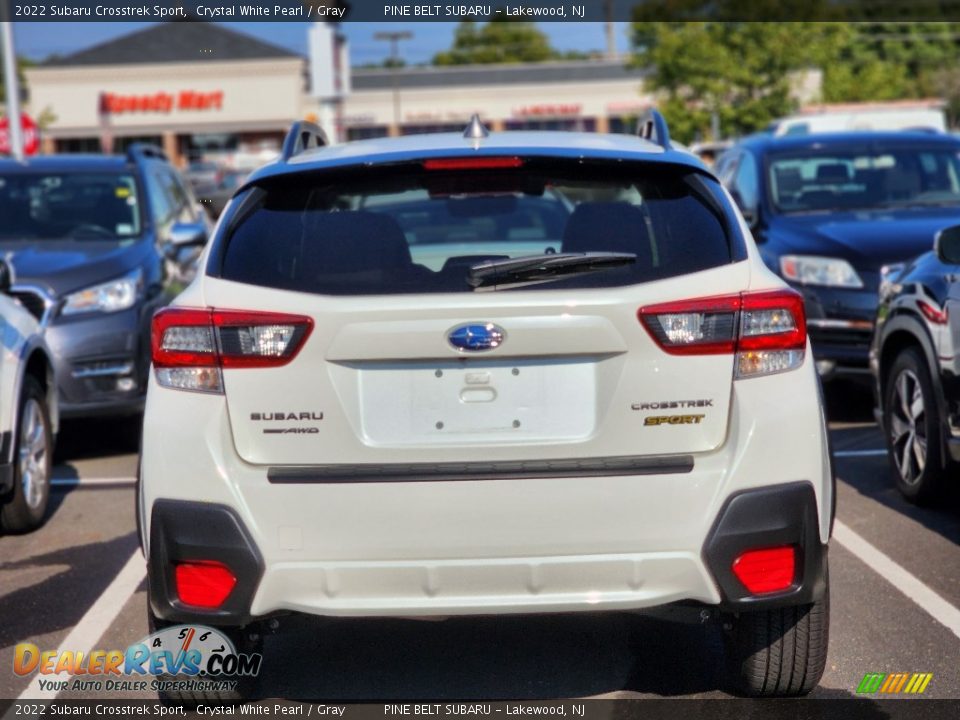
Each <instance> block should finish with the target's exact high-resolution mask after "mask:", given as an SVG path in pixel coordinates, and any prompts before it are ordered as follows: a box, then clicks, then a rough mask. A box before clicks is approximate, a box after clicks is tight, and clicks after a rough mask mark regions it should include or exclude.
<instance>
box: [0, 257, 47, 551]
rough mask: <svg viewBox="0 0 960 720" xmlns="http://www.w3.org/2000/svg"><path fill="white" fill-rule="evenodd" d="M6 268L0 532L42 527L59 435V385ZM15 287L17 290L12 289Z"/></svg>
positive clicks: (0, 264)
mask: <svg viewBox="0 0 960 720" xmlns="http://www.w3.org/2000/svg"><path fill="white" fill-rule="evenodd" d="M12 282H13V280H12V274H11V269H10V266H9V265H8V264H7V263H6V262H5V261H0V336H2V339H3V343H2V347H0V532H2V533H22V532H28V531H30V530H34V529H36V528H37V527H39V526H40V525H41V524H42V523H43V519H44V515H45V514H46V510H47V503H48V501H49V499H50V475H51V469H52V463H53V443H54V439H55V437H56V434H57V424H58V416H57V390H56V388H57V384H56V382H55V381H54V371H53V363H52V362H51V361H50V350H49V348H48V347H47V344H46V342H45V340H44V333H43V331H44V327H43V324H42V323H38V322H37V320H36V318H34V316H33V315H32V314H31V313H30V312H28V311H27V310H26V309H25V308H24V307H23V306H22V305H21V304H20V301H19V300H15V299H14V298H12V297H10V296H9V295H8V293H9V292H10V291H11V286H12ZM12 289H14V290H15V289H16V288H12Z"/></svg>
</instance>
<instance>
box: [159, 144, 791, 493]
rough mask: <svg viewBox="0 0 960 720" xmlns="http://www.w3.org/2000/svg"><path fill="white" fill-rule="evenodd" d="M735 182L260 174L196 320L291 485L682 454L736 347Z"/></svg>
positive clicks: (516, 168) (634, 469)
mask: <svg viewBox="0 0 960 720" xmlns="http://www.w3.org/2000/svg"><path fill="white" fill-rule="evenodd" d="M725 203H726V201H725V200H724V199H723V197H722V195H721V193H720V192H719V191H718V190H717V188H716V184H715V182H714V181H713V180H712V179H711V178H709V177H708V176H706V175H704V174H702V173H700V172H699V171H697V170H695V169H690V168H678V167H673V166H667V165H659V166H657V167H653V166H650V167H648V166H645V165H636V166H633V167H629V168H623V167H619V166H617V167H614V166H612V165H603V164H600V165H597V166H596V167H593V166H589V165H588V166H586V167H584V166H568V165H563V164H557V163H553V164H551V163H547V162H545V161H540V162H536V161H525V160H520V159H517V158H506V159H504V160H503V165H502V166H489V167H487V166H484V167H474V166H472V165H471V164H470V163H468V162H466V161H464V162H463V164H462V165H457V164H455V163H451V164H448V165H438V166H436V167H430V166H429V165H428V164H425V166H416V167H410V166H404V167H397V168H390V169H388V170H385V171H384V172H382V173H379V174H378V175H377V176H376V177H375V178H370V177H367V176H365V175H362V174H361V175H358V174H356V173H353V174H350V173H344V172H341V174H338V175H328V174H323V173H318V174H315V175H298V176H296V177H295V178H293V179H290V178H288V179H281V180H274V181H272V182H265V183H264V184H263V185H262V186H259V187H254V188H252V189H250V190H248V191H246V193H245V195H243V196H241V198H239V199H238V201H237V202H235V203H234V205H233V206H232V213H233V215H232V217H231V218H228V219H227V221H226V222H225V223H224V224H225V226H226V227H225V228H222V235H221V237H220V238H219V239H218V241H217V243H218V244H217V245H216V246H215V247H214V250H213V252H212V254H211V260H210V265H209V267H208V274H209V276H208V277H207V278H205V279H204V287H203V291H204V298H205V301H206V303H207V305H208V306H210V308H214V310H212V311H210V310H205V311H204V312H206V313H210V314H209V319H208V320H203V318H202V317H201V319H200V321H199V322H200V324H202V323H203V322H208V323H209V324H210V325H211V326H214V327H215V330H214V332H215V333H219V335H218V340H217V348H218V350H219V352H220V353H221V355H222V356H223V357H222V361H221V365H222V369H221V372H222V391H223V392H224V393H225V395H226V399H227V407H228V410H229V417H230V425H231V429H232V433H233V438H234V442H235V444H236V450H237V452H238V454H239V455H240V457H242V458H243V459H244V460H245V461H247V462H249V463H254V464H260V465H268V466H270V467H271V479H272V480H274V481H276V482H284V481H297V480H298V478H300V479H302V478H303V477H305V476H306V475H309V476H310V477H312V478H314V479H318V480H327V481H366V480H382V479H418V480H420V479H450V478H456V477H462V476H478V475H483V474H487V475H489V476H496V477H510V476H515V475H524V474H528V475H537V476H549V475H552V474H584V475H588V474H636V473H644V472H666V471H675V472H676V471H684V470H689V469H690V467H691V463H692V458H691V456H692V455H693V454H696V453H702V452H706V451H710V450H712V449H714V448H717V447H718V446H720V445H721V444H722V443H723V442H724V439H725V436H726V432H727V423H728V416H729V409H730V402H731V392H732V385H733V378H734V374H735V372H737V368H736V367H735V365H736V364H737V363H739V362H741V359H740V357H739V356H738V355H737V354H736V353H735V346H736V338H737V335H738V333H739V332H740V330H739V329H740V327H741V322H742V321H743V319H744V318H746V317H747V313H746V310H745V309H743V308H742V302H741V300H742V299H741V294H740V293H741V291H742V290H743V289H744V288H747V287H748V286H749V279H750V278H749V266H748V264H747V263H746V262H739V260H741V259H742V258H743V248H742V238H741V237H740V236H739V231H738V230H736V229H735V228H732V227H731V226H730V225H729V223H728V220H727V217H728V215H727V213H728V209H727V208H726V206H725ZM528 256H535V258H536V259H535V261H534V262H533V265H534V267H532V268H531V267H523V268H521V269H520V270H517V268H516V263H514V264H513V265H511V264H508V263H507V262H505V261H506V260H508V259H510V258H514V259H515V258H527V257H528ZM524 262H525V261H524ZM520 264H521V265H522V263H520ZM701 298H710V300H707V301H703V300H700V299H701ZM691 299H695V300H696V301H695V302H694V304H693V305H690V304H684V303H685V301H690V300H691ZM678 302H680V304H677V303H678ZM253 309H255V310H256V311H257V312H259V313H264V312H266V313H270V314H269V315H251V314H250V313H249V312H247V311H250V310H253ZM173 312H174V315H175V314H176V312H177V311H173ZM171 322H172V323H173V325H176V324H177V321H176V319H175V317H174V319H173V320H172V321H171ZM168 324H169V323H168ZM170 337H173V336H172V335H171V336H170ZM794 339H795V338H794ZM161 364H162V363H161ZM304 473H305V474H306V475H304Z"/></svg>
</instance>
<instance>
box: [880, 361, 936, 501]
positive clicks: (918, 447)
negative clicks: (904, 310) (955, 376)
mask: <svg viewBox="0 0 960 720" xmlns="http://www.w3.org/2000/svg"><path fill="white" fill-rule="evenodd" d="M937 407H938V406H937V398H936V395H935V394H934V389H933V382H932V381H931V379H930V370H929V369H928V367H927V362H926V360H925V358H924V356H923V354H922V353H921V352H920V351H919V350H917V349H916V348H908V349H906V350H904V351H903V352H901V353H900V354H899V355H898V356H897V357H896V359H895V360H894V361H893V365H891V367H890V372H889V374H888V375H887V383H886V387H885V390H884V402H883V425H884V428H885V429H886V436H887V438H886V439H887V447H888V448H889V451H890V465H891V467H892V468H893V475H894V478H895V479H896V483H897V489H898V490H899V491H900V494H901V495H903V496H904V497H905V498H906V499H907V500H909V501H910V502H913V503H925V502H929V501H930V500H932V499H934V498H935V497H936V496H937V494H938V492H939V490H940V488H941V487H942V486H943V480H944V477H945V476H946V474H947V471H948V469H949V468H948V466H947V465H946V464H945V463H944V461H943V453H942V442H941V432H940V422H939V414H938V412H937Z"/></svg>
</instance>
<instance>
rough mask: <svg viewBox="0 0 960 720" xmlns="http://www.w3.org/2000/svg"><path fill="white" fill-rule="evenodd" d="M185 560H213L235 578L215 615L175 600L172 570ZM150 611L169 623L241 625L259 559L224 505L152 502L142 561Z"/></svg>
mask: <svg viewBox="0 0 960 720" xmlns="http://www.w3.org/2000/svg"><path fill="white" fill-rule="evenodd" d="M186 560H218V561H220V562H222V563H224V564H225V565H226V566H227V567H228V568H230V570H231V571H232V572H233V574H234V575H235V576H236V578H237V585H236V587H235V588H234V589H233V592H232V593H231V594H230V596H229V597H228V598H227V599H226V601H225V602H224V604H223V605H222V606H221V607H219V608H217V609H215V610H204V609H201V608H193V607H189V606H185V605H184V604H183V603H181V602H180V600H179V599H178V598H177V594H176V587H175V585H174V578H173V575H174V572H173V569H174V565H175V564H176V563H177V562H179V561H186ZM147 570H148V577H149V593H150V607H151V609H152V610H153V614H154V615H156V616H157V617H159V618H162V619H163V620H167V621H170V622H187V623H189V622H195V623H203V622H206V623H213V624H217V625H246V624H247V623H248V622H249V621H250V620H251V616H250V605H251V603H252V602H253V596H254V593H255V592H256V590H257V587H258V585H259V584H260V578H262V577H263V571H264V563H263V556H262V555H261V554H260V551H259V549H258V548H257V546H256V544H255V543H254V542H253V539H252V538H251V536H250V533H249V532H248V531H247V528H246V527H245V526H244V524H243V522H242V521H241V520H240V518H239V517H238V516H237V514H236V513H235V512H234V511H233V510H232V509H231V508H229V507H227V506H225V505H215V504H212V503H195V502H187V501H182V500H157V501H156V502H155V503H154V504H153V511H152V515H151V520H150V555H149V557H148V558H147Z"/></svg>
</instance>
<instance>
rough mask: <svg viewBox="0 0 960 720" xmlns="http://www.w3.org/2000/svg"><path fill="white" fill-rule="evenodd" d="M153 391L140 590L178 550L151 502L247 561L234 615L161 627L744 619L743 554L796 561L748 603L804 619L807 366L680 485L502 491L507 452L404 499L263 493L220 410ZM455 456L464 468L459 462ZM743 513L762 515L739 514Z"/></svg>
mask: <svg viewBox="0 0 960 720" xmlns="http://www.w3.org/2000/svg"><path fill="white" fill-rule="evenodd" d="M151 383H152V384H151V386H150V390H149V392H148V397H147V408H146V416H145V427H146V428H147V430H146V432H145V434H144V438H143V452H142V456H141V458H142V464H141V473H142V476H141V483H140V493H139V498H138V503H139V504H138V512H139V514H140V519H141V524H142V526H143V529H144V530H143V532H144V537H143V538H142V542H143V544H144V550H145V552H146V554H147V556H148V557H149V558H150V559H151V565H150V567H151V587H152V588H153V587H154V586H155V585H156V582H155V580H154V579H153V578H154V576H155V575H156V574H157V573H160V572H167V571H168V570H162V567H163V565H164V563H163V562H157V561H156V560H155V558H161V559H162V558H164V557H166V558H170V557H173V556H174V555H172V554H171V553H170V551H169V550H167V549H163V548H160V547H158V546H157V544H156V543H158V542H165V543H168V544H169V543H171V542H178V541H177V538H178V537H179V535H180V532H179V531H176V532H172V533H170V532H167V531H166V530H164V531H162V532H159V531H155V530H154V528H153V526H154V524H155V523H156V524H158V526H161V525H163V524H165V523H166V522H167V520H165V519H164V517H163V513H160V514H158V511H157V508H158V507H162V506H163V504H164V503H165V502H166V501H171V500H175V501H184V502H188V503H190V504H199V506H200V507H201V508H203V507H207V508H209V507H211V506H222V507H225V508H228V509H229V510H228V512H229V513H231V514H232V516H233V517H234V518H235V520H236V523H237V524H239V526H241V527H242V528H243V529H244V531H243V533H241V535H243V536H244V537H247V538H248V539H249V541H250V543H251V545H252V546H253V548H255V550H256V554H259V556H260V557H261V558H262V560H263V573H262V576H260V577H259V579H258V580H257V581H256V586H255V589H253V590H252V593H251V595H250V599H249V606H248V607H245V608H243V609H242V610H239V611H237V612H235V613H232V614H230V615H227V616H220V615H216V616H214V618H213V619H211V617H210V615H208V614H204V613H198V614H195V615H191V616H190V617H184V616H183V615H182V614H181V615H176V617H177V619H180V620H187V619H190V620H196V621H198V622H199V621H201V620H203V619H207V620H209V621H211V622H219V623H221V624H227V623H229V622H235V623H243V622H245V621H246V620H247V619H249V618H251V617H264V616H268V615H271V614H273V613H280V612H291V611H293V612H305V613H311V614H318V615H331V616H438V615H472V614H500V613H504V614H505V613H539V612H561V611H563V612H565V611H598V610H615V609H619V610H629V609H642V608H649V607H655V606H658V605H664V604H668V603H673V602H677V601H695V602H699V603H704V604H708V605H713V606H718V607H730V608H734V607H746V605H747V604H749V605H751V606H753V607H759V606H760V601H757V600H753V601H751V602H750V603H745V601H744V598H743V597H740V596H738V595H737V593H736V592H734V591H733V590H731V589H730V586H729V583H728V582H727V581H726V580H725V579H724V574H725V573H726V572H727V571H728V569H729V565H730V557H729V553H731V552H735V551H738V550H739V549H741V548H742V549H747V548H746V546H745V545H744V544H745V543H750V544H760V545H765V544H768V543H769V544H771V545H781V544H783V543H784V542H789V543H791V544H794V543H796V544H798V545H800V546H801V548H802V553H801V555H800V561H799V567H800V569H801V575H799V576H798V581H797V583H796V587H794V588H790V589H788V591H787V592H785V593H783V594H781V595H778V596H776V597H774V596H769V597H764V598H762V602H764V603H768V604H775V603H778V602H780V603H800V602H806V601H808V600H809V599H810V598H812V597H815V596H816V594H817V593H818V592H819V591H820V589H822V588H821V584H822V583H821V578H820V575H821V572H820V571H821V569H822V567H823V566H824V565H825V563H824V562H823V557H824V553H825V545H826V543H827V541H828V539H829V535H830V519H831V514H832V512H831V509H832V507H833V498H834V492H833V488H832V474H831V470H830V462H829V453H828V447H827V434H826V428H825V425H824V422H823V414H822V408H821V405H820V402H819V393H818V390H817V377H816V374H815V370H814V366H813V363H812V362H810V361H809V360H808V362H806V363H805V364H804V366H803V367H802V368H800V369H799V370H796V371H793V372H790V373H783V374H781V375H772V376H769V377H765V378H757V379H752V380H748V381H738V382H736V383H734V390H733V395H732V400H731V406H730V417H729V424H728V427H727V439H726V440H725V442H724V443H723V444H722V445H721V446H719V447H717V448H716V449H715V450H712V451H709V452H704V453H698V454H695V455H693V456H692V457H693V467H692V468H684V471H682V472H678V471H676V470H673V471H667V470H666V469H664V468H659V469H653V472H650V473H648V474H643V473H641V472H640V471H638V470H636V469H634V470H632V471H630V472H624V474H615V473H614V472H611V471H609V470H608V471H607V472H597V473H596V474H591V473H588V472H584V470H583V468H581V469H580V471H579V472H572V471H569V470H570V468H566V466H564V467H565V468H566V469H567V470H568V472H550V469H549V468H547V467H544V468H539V467H538V468H537V471H538V473H539V472H542V473H543V474H542V475H539V476H536V477H534V476H529V475H528V476H526V477H517V476H516V475H515V473H517V472H519V471H518V470H517V469H516V468H513V467H511V468H508V469H509V470H510V472H506V473H500V472H499V470H500V469H501V468H500V467H499V465H497V464H496V463H495V462H494V461H495V460H504V461H506V460H511V459H513V458H516V459H517V460H519V459H521V458H523V456H522V455H521V453H522V452H524V448H523V447H517V448H507V449H503V448H497V449H496V452H493V451H491V452H490V453H488V454H489V455H490V456H491V457H490V464H491V470H497V471H498V472H491V473H489V474H488V475H489V476H487V477H470V478H464V477H459V476H453V475H450V474H449V473H447V472H446V468H438V470H443V471H444V472H443V473H440V475H439V476H437V477H435V478H420V479H419V481H412V479H411V478H409V477H390V476H389V475H380V476H378V477H376V478H371V477H367V476H364V477H363V478H362V480H361V479H358V478H352V477H346V476H343V473H342V472H341V473H340V474H339V475H334V476H331V475H329V474H325V471H323V470H322V469H323V466H317V467H315V468H313V470H315V471H317V472H308V469H306V468H304V469H302V471H301V469H299V468H290V467H288V468H286V469H285V470H284V471H283V473H282V477H281V476H278V475H277V474H276V473H274V477H273V482H271V476H270V468H268V467H266V466H263V465H253V464H250V463H247V462H244V461H243V460H242V459H241V458H240V457H239V456H238V454H237V453H236V451H235V449H234V438H233V435H232V432H231V424H230V418H229V414H228V411H227V407H226V403H225V402H224V399H223V397H222V396H213V395H202V394H197V393H184V392H178V391H173V390H166V389H163V388H158V387H157V386H156V385H155V384H153V381H152V380H151ZM187 418H189V422H187V421H185V420H186V419H187ZM785 428H789V430H788V431H785ZM535 449H536V451H537V452H538V453H539V455H538V456H537V460H551V461H555V460H557V461H559V460H564V461H565V460H575V459H577V458H578V457H584V456H585V454H584V451H583V450H582V449H581V448H578V447H576V443H567V444H562V445H557V446H556V447H549V446H538V447H537V448H535ZM508 450H509V452H510V453H512V456H511V455H510V454H509V453H508ZM577 453H580V455H579V456H578V454H577ZM369 454H370V456H371V458H373V457H377V458H378V459H382V460H383V461H384V462H389V463H407V462H410V463H413V462H415V461H421V462H422V454H418V453H413V452H410V451H407V454H406V455H404V454H403V453H402V452H400V451H396V450H390V451H389V452H388V451H382V450H375V449H371V450H370V453H369ZM464 454H465V455H466V456H467V457H470V456H471V454H470V452H469V449H468V450H466V451H464ZM473 456H474V457H475V456H476V452H475V451H473ZM586 457H590V456H589V455H586ZM526 459H530V458H529V457H528V458H526ZM514 465H522V463H516V462H514ZM398 466H399V465H395V467H398ZM411 467H412V465H411ZM344 469H345V468H344V466H341V467H340V470H341V471H343V470H344ZM347 469H349V466H348V467H347ZM367 469H368V470H369V467H368V468H367ZM376 469H377V472H378V473H380V470H381V468H379V467H377V468H376ZM426 479H430V480H431V481H430V482H425V481H424V480H426ZM278 480H280V482H278ZM798 486H800V487H802V488H806V489H805V490H803V491H802V492H800V491H798V490H797V489H796V488H797V487H798ZM760 491H763V492H769V493H774V495H775V496H776V497H777V498H779V497H781V495H780V493H781V492H782V493H787V494H786V496H784V497H786V499H785V500H776V501H774V500H773V499H772V498H773V497H774V496H768V495H754V493H757V492H760ZM747 497H751V498H752V497H762V498H764V499H762V500H761V501H749V502H748V501H746V500H740V499H738V498H747ZM735 507H736V508H740V507H748V508H749V509H748V510H747V511H744V510H740V509H737V510H734V509H733V508H735ZM774 507H776V508H782V509H783V512H779V511H777V512H774V511H773V510H771V508H774ZM218 512H219V511H218ZM728 516H729V517H730V518H733V519H724V518H727V517H728ZM718 518H720V520H718ZM208 524H209V525H212V522H211V523H207V522H206V521H205V520H203V519H198V520H196V521H194V522H193V523H192V525H193V526H204V525H208ZM718 528H719V529H718ZM158 532H159V534H157V533H158ZM163 537H166V538H168V539H167V540H158V539H157V538H163ZM191 537H192V535H191ZM721 537H722V538H725V539H724V540H723V541H722V542H721V540H719V539H716V538H721ZM170 538H172V539H170ZM191 542H193V541H191ZM193 544H194V545H197V543H195V542H194V543H193ZM201 545H202V543H201ZM717 548H719V549H717ZM195 549H196V550H197V551H198V552H199V551H200V550H202V549H203V548H202V547H195ZM725 553H726V554H725ZM194 559H204V558H203V557H202V556H199V555H197V556H195V558H194ZM209 559H218V558H217V557H211V558H209ZM818 559H819V560H818ZM151 602H152V603H153V605H154V611H155V612H157V614H159V615H161V616H166V615H165V613H167V612H171V613H172V612H173V611H172V610H171V609H170V608H171V607H172V606H174V605H175V603H172V602H171V599H170V597H169V596H164V595H163V594H162V593H161V594H158V591H156V590H153V589H152V590H151ZM178 611H179V612H181V613H182V612H183V611H184V608H179V609H178Z"/></svg>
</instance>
